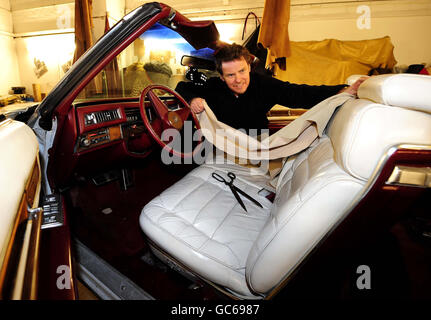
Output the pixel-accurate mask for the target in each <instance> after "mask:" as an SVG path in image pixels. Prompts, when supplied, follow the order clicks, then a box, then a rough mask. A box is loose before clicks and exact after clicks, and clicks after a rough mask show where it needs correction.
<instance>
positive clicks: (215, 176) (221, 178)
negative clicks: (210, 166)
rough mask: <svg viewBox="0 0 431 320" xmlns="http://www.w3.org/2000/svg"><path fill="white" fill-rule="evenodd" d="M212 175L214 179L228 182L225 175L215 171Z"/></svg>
mask: <svg viewBox="0 0 431 320" xmlns="http://www.w3.org/2000/svg"><path fill="white" fill-rule="evenodd" d="M212 177H213V178H214V179H216V180H217V181H219V182H224V183H227V181H226V180H225V178H223V177H222V176H221V175H219V174H218V173H215V172H213V173H212Z"/></svg>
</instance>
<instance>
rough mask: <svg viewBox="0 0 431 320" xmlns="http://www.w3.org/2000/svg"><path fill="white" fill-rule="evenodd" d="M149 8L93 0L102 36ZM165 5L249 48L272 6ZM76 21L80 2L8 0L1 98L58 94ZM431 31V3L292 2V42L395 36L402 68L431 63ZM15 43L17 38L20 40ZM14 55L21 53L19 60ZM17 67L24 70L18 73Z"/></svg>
mask: <svg viewBox="0 0 431 320" xmlns="http://www.w3.org/2000/svg"><path fill="white" fill-rule="evenodd" d="M9 1H10V3H9ZM144 2H146V1H140V0H93V20H94V25H95V29H94V35H95V38H98V37H100V36H101V34H102V33H103V26H104V20H103V19H104V15H105V13H106V12H109V17H110V24H111V25H113V24H114V23H115V22H116V21H117V20H118V19H120V18H121V17H122V16H123V15H124V14H125V13H127V12H130V11H131V10H132V9H134V8H136V7H137V6H139V5H141V4H143V3H144ZM163 2H164V3H166V4H168V5H171V6H173V7H174V8H175V9H177V10H178V11H180V12H181V13H183V14H184V15H186V16H187V17H189V18H190V19H191V20H205V19H212V20H214V21H215V22H216V25H217V27H218V28H219V31H220V33H221V38H222V40H224V41H228V42H237V43H242V40H241V34H242V30H243V24H244V19H245V17H246V15H247V13H248V12H250V11H253V12H254V13H256V14H257V15H258V17H259V18H260V19H261V18H262V15H263V7H264V3H265V1H264V0H163ZM364 8H365V9H364ZM364 10H365V11H364ZM367 10H368V11H367ZM73 16H74V1H73V0H0V43H1V44H2V47H3V48H6V50H3V52H2V53H0V55H2V56H0V57H2V59H1V60H0V64H4V67H2V70H9V71H7V72H9V73H10V75H9V76H8V82H7V83H6V82H4V81H2V83H1V86H0V95H3V94H5V92H7V90H9V89H10V87H11V86H13V85H17V84H18V83H19V84H22V85H24V86H25V87H26V88H27V92H28V93H32V87H31V84H32V83H39V84H40V85H41V90H42V92H44V93H48V92H49V91H50V90H51V89H52V87H53V86H54V85H55V84H56V83H57V82H58V80H59V79H60V78H61V77H62V76H63V75H64V70H66V67H67V62H68V61H69V60H70V59H71V56H72V55H73V49H74V37H73V25H74V17H73ZM12 25H13V28H12ZM254 26H255V25H254V21H253V19H249V21H248V24H247V32H246V37H247V35H248V34H250V33H251V32H252V31H253V29H254ZM429 30H431V0H374V1H362V0H361V1H357V0H291V19H290V25H289V34H290V38H291V40H292V41H308V40H323V39H327V38H336V39H340V40H362V39H374V38H380V37H383V36H386V35H389V36H390V37H391V39H392V43H393V44H394V46H395V50H394V53H395V58H396V59H397V60H398V64H407V65H408V64H412V63H431V42H430V41H428V39H429V34H428V33H429ZM13 37H14V39H15V40H12V39H13ZM37 43H39V44H40V46H38V45H37ZM60 43H61V44H62V45H61V46H59V44H60ZM29 48H30V49H29ZM31 48H36V50H34V49H31ZM47 48H55V50H57V51H58V53H56V54H55V55H52V57H51V58H50V56H49V53H47V52H46V51H50V50H51V49H48V50H47ZM37 49H40V50H39V51H38V50H37ZM14 50H16V51H15V52H16V54H13V52H14ZM44 51H45V53H44ZM17 57H18V58H17ZM38 57H39V58H43V59H45V60H44V62H45V65H46V67H47V69H48V71H47V72H46V73H44V74H43V75H41V76H40V77H39V78H38V77H37V75H36V74H35V72H34V68H35V67H36V66H35V58H36V60H40V59H38ZM5 61H8V62H7V63H5ZM17 65H19V72H16V69H18V66H17Z"/></svg>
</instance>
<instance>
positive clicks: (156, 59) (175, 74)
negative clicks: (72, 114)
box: [76, 23, 213, 102]
mask: <svg viewBox="0 0 431 320" xmlns="http://www.w3.org/2000/svg"><path fill="white" fill-rule="evenodd" d="M212 53H213V50H212V49H209V48H204V49H200V50H196V49H195V48H193V47H192V46H191V45H190V44H189V43H188V42H187V41H186V40H185V39H184V38H183V37H182V36H181V35H179V34H178V33H177V32H175V31H174V30H172V29H170V28H168V27H165V26H163V25H161V24H158V23H157V24H155V25H154V26H152V27H151V28H150V29H148V30H147V31H146V32H144V33H143V34H142V35H141V36H140V37H139V38H137V39H136V40H135V41H134V42H132V43H131V44H130V45H129V46H128V47H127V48H126V49H125V50H123V51H122V52H121V53H120V54H119V55H118V56H117V57H116V58H115V59H114V60H113V61H112V62H110V63H109V64H108V65H107V66H106V67H105V68H104V69H103V70H102V71H101V72H99V74H98V75H97V76H96V77H95V78H94V79H93V80H92V81H91V82H90V83H89V84H88V85H87V86H86V87H85V88H84V89H83V90H82V91H81V93H80V94H79V95H78V97H77V99H76V100H79V101H80V102H81V101H82V100H88V99H95V98H96V99H100V98H117V97H138V96H139V95H140V94H141V92H142V90H143V89H144V88H145V87H146V86H148V85H150V84H162V85H165V86H168V87H170V88H172V89H175V87H176V85H177V83H178V82H179V81H183V80H185V73H186V69H187V67H185V66H182V65H181V58H182V57H183V56H184V55H191V56H199V57H202V58H206V59H212Z"/></svg>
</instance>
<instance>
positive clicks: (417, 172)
mask: <svg viewBox="0 0 431 320" xmlns="http://www.w3.org/2000/svg"><path fill="white" fill-rule="evenodd" d="M386 184H387V185H396V186H407V187H417V188H431V167H410V166H395V168H394V170H393V171H392V174H391V175H390V177H389V178H388V180H387V181H386Z"/></svg>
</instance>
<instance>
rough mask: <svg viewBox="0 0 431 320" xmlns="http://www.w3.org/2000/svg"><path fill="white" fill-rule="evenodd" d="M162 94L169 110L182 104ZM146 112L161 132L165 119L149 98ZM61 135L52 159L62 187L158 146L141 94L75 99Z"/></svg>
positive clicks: (153, 125)
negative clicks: (136, 96) (149, 126)
mask: <svg viewBox="0 0 431 320" xmlns="http://www.w3.org/2000/svg"><path fill="white" fill-rule="evenodd" d="M160 98H161V100H162V101H163V102H164V103H165V104H166V106H167V107H168V109H169V110H176V109H178V108H179V107H180V105H179V102H178V100H177V99H175V98H173V97H172V96H165V97H160ZM145 112H146V115H147V118H148V120H149V121H150V123H151V126H152V127H153V129H154V130H155V131H156V132H157V133H158V134H159V135H161V133H162V130H163V129H164V128H163V124H162V121H161V119H160V118H159V117H158V116H157V114H156V113H155V111H154V110H153V109H152V107H151V106H150V104H149V102H146V103H145ZM58 138H59V139H61V143H58V144H57V146H58V148H57V149H56V150H55V152H54V154H53V156H54V158H55V159H54V161H53V162H52V163H55V166H53V167H51V169H50V170H51V174H52V175H53V177H54V179H55V181H57V183H58V184H59V185H60V186H61V187H62V188H64V187H67V185H69V183H70V182H71V180H74V179H75V178H78V179H79V177H80V176H84V177H88V176H93V175H96V174H98V173H100V172H104V171H107V170H111V169H112V168H115V167H124V166H127V165H128V163H129V162H130V161H134V160H138V161H140V160H142V159H145V158H146V157H148V156H149V155H150V154H151V153H152V152H153V151H154V150H159V147H158V144H157V142H155V141H154V139H153V138H152V137H151V135H150V134H149V132H148V130H147V128H146V127H145V125H144V123H143V120H142V117H141V112H140V108H139V99H138V98H118V99H109V100H107V99H104V100H93V101H85V102H76V103H74V105H73V107H72V108H71V109H70V111H69V113H68V115H67V121H66V123H65V125H64V128H63V130H62V133H61V134H60V135H59V137H58Z"/></svg>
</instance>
